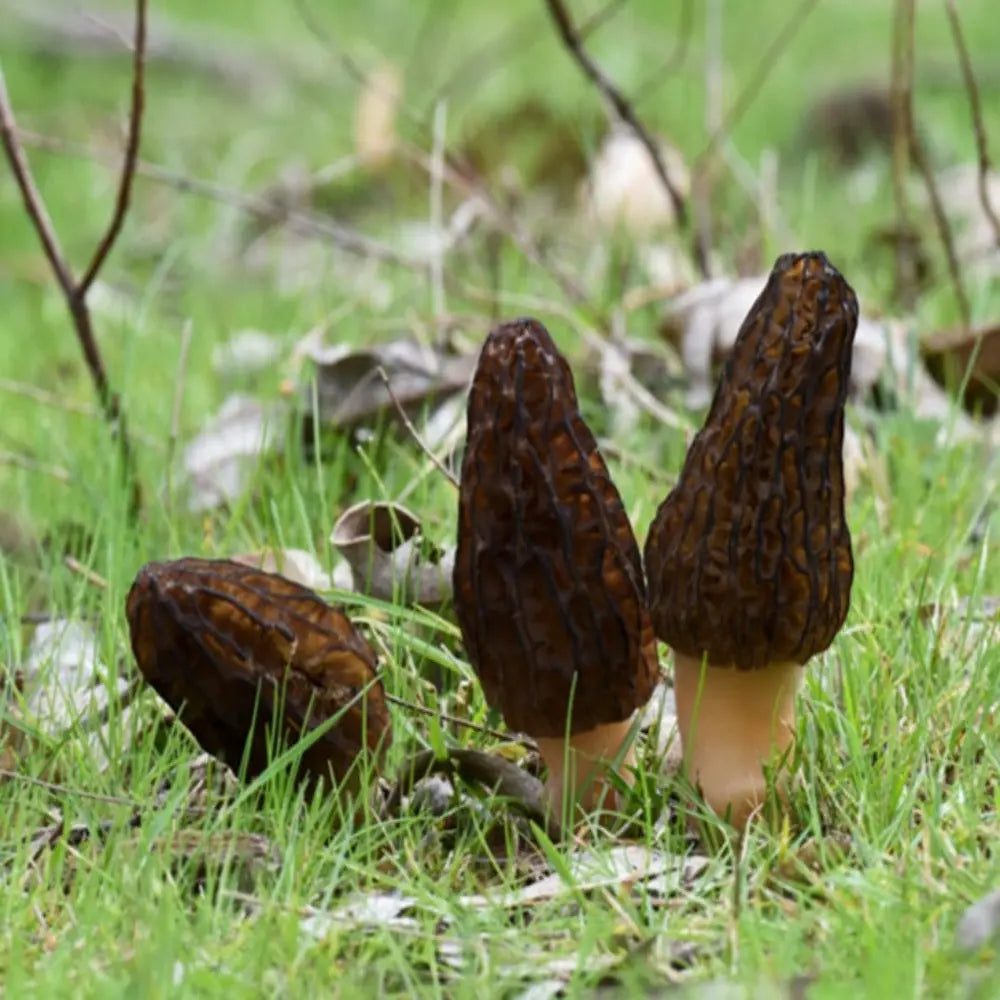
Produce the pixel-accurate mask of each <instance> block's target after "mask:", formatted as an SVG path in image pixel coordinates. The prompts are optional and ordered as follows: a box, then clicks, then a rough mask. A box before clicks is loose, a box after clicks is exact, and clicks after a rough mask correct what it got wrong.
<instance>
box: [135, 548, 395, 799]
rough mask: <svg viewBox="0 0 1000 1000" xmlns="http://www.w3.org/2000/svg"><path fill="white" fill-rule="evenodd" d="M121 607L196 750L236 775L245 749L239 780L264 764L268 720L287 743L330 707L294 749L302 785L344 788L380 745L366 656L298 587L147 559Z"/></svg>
mask: <svg viewBox="0 0 1000 1000" xmlns="http://www.w3.org/2000/svg"><path fill="white" fill-rule="evenodd" d="M126 611H127V615H128V623H129V630H130V632H131V636H132V649H133V651H134V653H135V658H136V661H137V662H138V664H139V669H140V670H141V671H142V673H143V676H144V677H145V678H146V680H147V681H148V682H149V683H150V684H151V685H152V686H153V687H154V688H155V689H156V691H157V692H158V693H159V695H160V696H161V697H162V698H163V699H164V700H165V701H166V702H167V704H168V705H170V707H171V708H172V709H173V710H174V711H175V712H176V713H177V715H178V718H179V719H180V720H181V722H183V723H184V725H185V726H187V728H188V729H189V730H191V732H192V734H193V735H194V737H195V739H196V740H197V741H198V742H199V743H200V744H201V746H202V747H203V748H204V749H205V750H207V751H208V752H209V753H211V754H214V755H215V756H216V757H219V758H220V759H222V760H223V761H225V762H226V763H228V764H229V765H230V766H232V767H233V768H235V769H237V770H239V768H240V765H241V762H242V760H243V758H244V754H245V755H246V772H247V776H248V777H251V778H252V777H255V776H256V775H258V774H260V773H261V772H262V771H264V770H265V768H266V767H267V766H268V763H269V754H268V739H267V736H268V731H269V730H272V729H273V728H274V723H275V720H276V719H277V720H280V729H281V730H282V732H281V733H280V735H281V736H283V737H284V739H285V740H286V741H287V742H289V743H291V742H294V741H295V740H297V739H298V738H299V737H300V736H301V735H303V731H306V732H308V731H311V730H315V729H316V728H317V727H319V726H321V725H323V723H326V722H328V721H329V720H330V719H331V718H334V717H337V716H338V714H339V718H337V721H336V722H334V723H333V724H332V725H331V726H329V727H328V728H327V729H326V731H325V732H324V733H323V734H322V735H321V736H320V737H319V738H318V739H316V741H315V742H313V743H312V744H311V745H310V746H309V747H307V748H306V749H305V750H304V751H303V753H302V756H301V761H300V764H299V768H300V776H301V777H302V778H303V780H304V781H306V782H307V783H308V784H314V783H315V781H316V780H317V779H318V778H320V777H324V778H326V779H327V780H328V781H329V780H330V779H333V780H334V781H336V782H344V781H345V779H349V780H348V781H347V782H346V785H345V790H347V789H353V788H354V787H356V783H357V782H356V776H357V768H356V767H354V765H355V763H356V761H357V758H358V755H359V754H360V753H362V752H363V751H364V752H369V753H371V754H373V755H375V756H376V757H377V755H378V754H379V753H380V752H381V750H382V749H383V748H384V747H385V746H386V745H387V744H388V743H389V740H390V720H389V714H388V711H387V710H386V707H385V701H384V698H383V691H382V683H381V681H380V680H379V679H378V675H377V670H376V658H375V653H374V651H373V650H372V648H371V646H369V645H368V643H367V642H366V641H365V639H364V637H363V636H362V635H361V634H360V633H359V632H358V631H357V629H356V628H355V627H354V625H352V624H351V621H350V620H349V619H348V618H347V616H346V615H345V614H344V613H343V612H342V611H340V610H338V609H336V608H333V607H331V606H330V605H328V604H327V603H326V602H324V601H323V600H321V599H320V598H319V597H318V596H317V595H316V594H315V593H313V591H311V590H309V589H307V588H306V587H303V586H301V585H300V584H297V583H294V582H292V581H291V580H287V579H285V578H284V577H282V576H277V575H276V574H273V573H265V572H263V571H261V570H257V569H252V568H251V567H249V566H244V565H242V564H240V563H234V562H228V561H226V560H221V559H220V560H212V559H177V560H174V561H172V562H154V563H149V564H148V565H146V566H144V567H143V568H142V569H141V570H140V571H139V574H138V576H137V577H136V579H135V582H134V583H133V585H132V589H131V590H130V591H129V595H128V600H127V604H126Z"/></svg>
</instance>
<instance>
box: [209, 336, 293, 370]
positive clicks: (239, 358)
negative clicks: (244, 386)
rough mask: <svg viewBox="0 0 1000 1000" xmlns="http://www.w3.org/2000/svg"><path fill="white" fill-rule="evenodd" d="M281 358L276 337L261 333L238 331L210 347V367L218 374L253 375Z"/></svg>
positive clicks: (279, 345)
mask: <svg viewBox="0 0 1000 1000" xmlns="http://www.w3.org/2000/svg"><path fill="white" fill-rule="evenodd" d="M280 357H281V344H280V342H279V341H278V338H277V337H274V336H272V335H271V334H269V333H264V331H263V330H240V331H239V332H238V333H235V334H233V336H232V337H230V338H229V339H228V340H226V341H224V342H223V343H221V344H216V345H215V347H213V348H212V367H213V368H214V369H215V371H216V372H218V374H220V375H224V376H229V377H233V376H236V377H239V376H246V375H256V374H257V373H258V372H261V371H263V370H264V369H266V368H269V367H271V366H272V365H273V364H274V363H275V362H276V361H277V360H278V359H279V358H280Z"/></svg>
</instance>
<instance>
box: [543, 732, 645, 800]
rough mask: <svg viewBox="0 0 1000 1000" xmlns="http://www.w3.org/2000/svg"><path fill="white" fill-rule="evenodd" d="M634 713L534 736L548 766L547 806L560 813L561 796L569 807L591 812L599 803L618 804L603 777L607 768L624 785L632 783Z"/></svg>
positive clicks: (605, 776)
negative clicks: (567, 732)
mask: <svg viewBox="0 0 1000 1000" xmlns="http://www.w3.org/2000/svg"><path fill="white" fill-rule="evenodd" d="M633 719H634V715H633V716H630V717H629V718H627V719H623V720H622V721H621V722H609V723H606V724H605V725H603V726H595V727H594V728H593V729H588V730H587V731H586V732H582V733H572V734H571V735H570V737H569V741H568V746H567V740H566V738H565V737H562V736H539V737H536V738H535V742H536V743H537V744H538V751H539V753H540V754H541V755H542V760H543V761H544V762H545V764H546V766H547V767H548V771H549V776H548V779H547V780H546V782H545V794H546V797H547V799H548V803H549V809H550V810H551V811H552V813H553V814H554V815H556V816H560V815H562V810H563V803H564V799H565V800H566V801H568V803H569V804H570V805H571V806H575V805H579V806H580V808H582V809H584V810H587V811H591V810H594V809H596V808H597V807H598V806H600V805H603V807H604V808H605V809H614V808H616V807H617V806H619V805H620V802H619V801H618V794H617V792H616V790H615V788H614V786H613V785H611V784H610V783H609V782H608V781H607V780H606V778H607V773H608V771H609V770H614V771H617V772H618V774H620V775H621V777H622V779H623V780H624V781H625V783H626V784H628V785H631V784H632V773H631V768H632V767H633V766H634V761H635V754H634V749H633V747H632V737H633V735H634V733H633V731H632V723H633Z"/></svg>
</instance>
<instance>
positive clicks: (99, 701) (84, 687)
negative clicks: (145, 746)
mask: <svg viewBox="0 0 1000 1000" xmlns="http://www.w3.org/2000/svg"><path fill="white" fill-rule="evenodd" d="M111 674H112V671H110V670H109V669H108V667H107V666H106V664H104V663H103V662H102V661H101V658H100V654H99V652H98V642H97V636H96V634H95V633H94V630H93V629H92V628H91V627H90V626H89V625H86V624H83V623H81V622H77V621H71V620H69V619H55V620H53V621H48V622H43V623H42V624H40V625H38V626H37V627H36V628H35V632H34V634H33V635H32V637H31V642H30V643H29V645H28V649H27V653H26V656H25V660H24V663H23V664H22V675H23V682H22V683H23V690H24V714H25V716H26V717H28V718H29V719H30V720H32V722H33V724H34V726H35V728H37V729H38V730H40V731H41V732H42V733H44V734H45V735H46V736H50V737H52V739H53V740H59V739H62V738H64V737H73V738H82V739H83V740H84V741H85V743H86V746H87V747H88V750H89V752H90V753H91V754H92V755H93V757H94V759H95V760H96V761H97V762H98V763H99V765H100V766H101V767H105V766H107V763H108V757H107V753H108V751H109V750H110V749H111V748H112V747H114V748H115V750H116V752H117V751H119V750H120V749H121V743H120V742H119V741H120V740H122V739H124V738H125V736H124V734H125V733H127V732H129V731H130V727H128V726H127V725H125V723H124V720H125V719H126V718H127V717H128V714H129V713H130V711H131V710H130V709H129V708H123V710H122V713H121V718H120V719H118V720H116V732H115V734H114V738H113V739H112V737H111V733H110V729H109V725H110V723H109V720H108V719H107V718H104V719H103V720H102V716H106V715H107V713H108V712H109V710H110V707H111V700H112V698H111V691H112V690H114V691H115V693H116V697H117V699H122V698H123V697H124V696H125V694H126V691H127V690H128V687H129V684H128V681H127V680H126V678H124V677H118V678H116V679H115V681H114V684H113V687H109V683H110V677H111Z"/></svg>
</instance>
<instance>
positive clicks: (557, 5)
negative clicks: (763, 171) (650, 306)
mask: <svg viewBox="0 0 1000 1000" xmlns="http://www.w3.org/2000/svg"><path fill="white" fill-rule="evenodd" d="M545 6H546V8H547V9H548V12H549V15H550V16H551V17H552V20H553V22H554V23H555V25H556V29H557V30H558V32H559V37H560V38H561V39H562V42H563V45H564V46H565V47H566V50H567V51H568V52H569V54H570V56H572V58H573V60H574V61H575V62H576V64H577V65H578V66H579V67H580V69H581V70H582V71H583V73H584V75H585V76H586V77H587V78H588V79H589V80H590V82H591V83H593V84H594V86H595V87H597V89H598V90H599V91H600V93H601V95H602V96H603V97H604V99H605V100H606V101H608V103H609V104H610V105H611V107H612V108H613V109H614V112H615V114H616V115H617V116H618V117H619V118H620V119H621V120H622V121H623V122H624V123H625V124H626V125H628V127H629V128H630V129H631V130H632V134H633V135H634V136H635V137H636V138H637V139H638V140H639V142H640V143H642V145H643V148H644V149H645V150H646V152H647V153H648V154H649V158H650V160H651V161H652V164H653V169H654V170H655V171H656V176H657V177H659V179H660V183H661V184H662V185H663V188H664V190H665V191H666V192H667V195H668V196H669V198H670V203H671V204H672V205H673V208H674V214H675V215H676V216H677V222H678V224H679V225H681V226H683V227H687V224H688V208H687V202H686V201H685V199H684V197H683V195H682V194H681V193H680V191H679V190H678V188H677V185H676V184H675V183H674V182H673V180H672V179H671V177H670V174H669V173H668V172H667V168H666V165H665V164H664V162H663V157H662V156H661V155H660V150H659V147H658V145H657V143H656V142H655V141H654V140H653V138H652V136H651V135H650V134H649V131H648V130H647V129H646V126H645V125H643V123H642V121H641V120H640V118H639V116H638V115H637V114H636V112H635V109H634V108H633V107H632V105H631V103H630V102H629V101H628V100H627V99H626V97H625V95H624V94H622V92H621V91H620V90H619V89H618V87H617V86H616V85H615V84H614V82H613V81H612V80H611V79H610V77H608V76H607V74H606V73H605V72H604V70H602V69H601V67H600V66H598V65H597V63H596V62H594V60H593V59H591V57H590V56H589V55H588V54H587V51H586V49H585V48H584V47H583V39H582V38H581V36H580V32H579V31H578V30H577V28H576V26H575V25H574V24H573V19H572V18H571V17H570V14H569V11H568V10H567V9H566V5H565V4H564V3H563V0H545ZM694 256H695V263H696V265H697V267H698V270H699V272H700V273H701V276H702V277H703V278H705V277H708V260H707V255H706V254H704V253H703V252H702V249H701V244H700V242H699V241H697V240H696V241H695V254H694Z"/></svg>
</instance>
